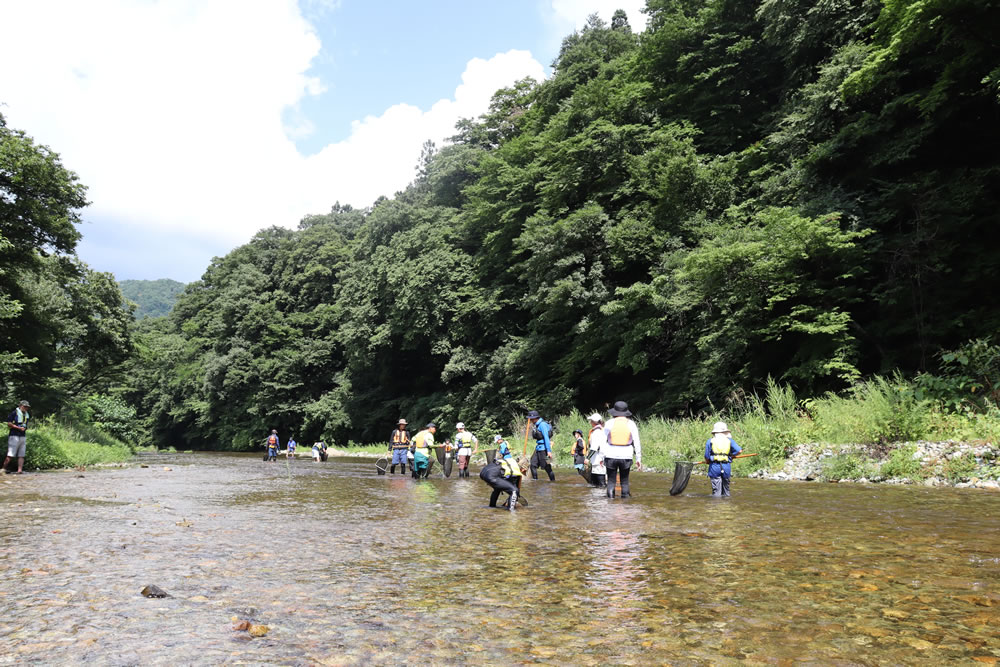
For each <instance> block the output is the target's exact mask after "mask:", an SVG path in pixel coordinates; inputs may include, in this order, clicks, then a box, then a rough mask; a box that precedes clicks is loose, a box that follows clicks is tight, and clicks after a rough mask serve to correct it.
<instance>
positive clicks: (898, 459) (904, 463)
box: [879, 445, 924, 479]
mask: <svg viewBox="0 0 1000 667" xmlns="http://www.w3.org/2000/svg"><path fill="white" fill-rule="evenodd" d="M916 452H917V446H916V445H906V446H904V447H898V448H896V449H894V450H892V453H891V454H890V455H889V460H888V461H886V462H885V463H883V464H882V466H881V467H880V468H879V474H880V475H882V476H883V477H887V478H888V477H902V478H905V479H920V478H921V477H924V472H923V468H922V467H921V465H920V459H918V458H914V454H916Z"/></svg>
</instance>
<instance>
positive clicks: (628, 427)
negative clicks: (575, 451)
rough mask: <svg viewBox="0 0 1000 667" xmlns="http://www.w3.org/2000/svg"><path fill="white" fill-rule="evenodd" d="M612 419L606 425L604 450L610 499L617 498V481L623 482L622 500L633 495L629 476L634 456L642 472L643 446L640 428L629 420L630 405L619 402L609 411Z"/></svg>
mask: <svg viewBox="0 0 1000 667" xmlns="http://www.w3.org/2000/svg"><path fill="white" fill-rule="evenodd" d="M608 413H609V414H610V415H611V419H609V420H608V422H607V424H605V425H604V433H605V435H606V436H607V437H608V444H607V445H606V446H605V447H604V448H603V450H604V451H603V453H604V465H605V466H606V467H607V469H608V498H614V497H615V479H616V477H618V476H620V477H621V481H622V498H628V497H629V496H631V495H632V493H631V492H630V491H629V486H628V475H629V472H630V471H631V470H632V456H633V454H634V455H635V467H636V470H642V445H641V444H640V442H639V427H638V426H636V425H635V422H634V421H632V420H631V419H629V417H631V416H632V413H631V412H629V409H628V403H626V402H625V401H618V402H617V403H615V407H613V408H612V409H610V410H608Z"/></svg>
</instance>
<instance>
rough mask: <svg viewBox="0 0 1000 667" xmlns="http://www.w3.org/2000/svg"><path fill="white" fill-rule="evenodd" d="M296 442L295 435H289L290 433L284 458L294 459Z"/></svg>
mask: <svg viewBox="0 0 1000 667" xmlns="http://www.w3.org/2000/svg"><path fill="white" fill-rule="evenodd" d="M297 444H298V443H296V442H295V436H291V435H290V436H288V449H287V450H286V451H285V458H286V459H294V458H295V446H296V445H297Z"/></svg>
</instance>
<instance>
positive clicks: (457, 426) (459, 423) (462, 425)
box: [455, 422, 465, 428]
mask: <svg viewBox="0 0 1000 667" xmlns="http://www.w3.org/2000/svg"><path fill="white" fill-rule="evenodd" d="M455 428H465V424H463V423H462V422H458V423H457V424H455Z"/></svg>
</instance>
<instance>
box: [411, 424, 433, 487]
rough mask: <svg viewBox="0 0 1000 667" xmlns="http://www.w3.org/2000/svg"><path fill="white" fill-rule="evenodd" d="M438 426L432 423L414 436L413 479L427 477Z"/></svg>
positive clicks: (412, 444) (412, 449) (412, 445)
mask: <svg viewBox="0 0 1000 667" xmlns="http://www.w3.org/2000/svg"><path fill="white" fill-rule="evenodd" d="M436 432H437V425H436V424H434V423H433V422H431V423H430V424H428V425H427V426H425V427H424V430H422V431H420V432H419V433H417V434H416V435H415V436H413V441H412V442H411V443H410V451H411V452H413V479H420V477H426V476H427V474H428V468H429V467H430V456H431V447H433V446H434V434H435V433H436Z"/></svg>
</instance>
